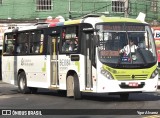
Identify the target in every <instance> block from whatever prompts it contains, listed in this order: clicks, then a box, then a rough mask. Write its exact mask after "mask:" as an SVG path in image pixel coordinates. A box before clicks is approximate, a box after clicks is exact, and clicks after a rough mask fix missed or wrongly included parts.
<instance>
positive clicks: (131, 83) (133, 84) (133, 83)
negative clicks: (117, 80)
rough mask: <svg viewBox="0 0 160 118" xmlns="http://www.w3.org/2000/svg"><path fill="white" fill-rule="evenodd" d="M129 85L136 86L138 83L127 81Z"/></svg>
mask: <svg viewBox="0 0 160 118" xmlns="http://www.w3.org/2000/svg"><path fill="white" fill-rule="evenodd" d="M128 85H129V86H133V87H137V86H138V83H137V82H129V84H128Z"/></svg>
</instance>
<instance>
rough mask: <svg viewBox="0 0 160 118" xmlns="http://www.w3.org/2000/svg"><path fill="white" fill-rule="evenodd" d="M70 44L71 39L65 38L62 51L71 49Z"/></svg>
mask: <svg viewBox="0 0 160 118" xmlns="http://www.w3.org/2000/svg"><path fill="white" fill-rule="evenodd" d="M69 45H70V41H69V40H65V41H64V42H63V46H62V51H69Z"/></svg>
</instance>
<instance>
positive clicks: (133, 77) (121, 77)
mask: <svg viewBox="0 0 160 118" xmlns="http://www.w3.org/2000/svg"><path fill="white" fill-rule="evenodd" d="M115 76H116V80H120V81H122V80H146V79H147V77H148V75H115Z"/></svg>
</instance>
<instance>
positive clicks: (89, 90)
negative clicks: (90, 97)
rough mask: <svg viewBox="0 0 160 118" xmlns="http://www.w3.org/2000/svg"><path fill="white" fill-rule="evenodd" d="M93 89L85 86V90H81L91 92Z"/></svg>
mask: <svg viewBox="0 0 160 118" xmlns="http://www.w3.org/2000/svg"><path fill="white" fill-rule="evenodd" d="M92 91H93V90H92V89H91V88H86V89H85V90H83V92H92Z"/></svg>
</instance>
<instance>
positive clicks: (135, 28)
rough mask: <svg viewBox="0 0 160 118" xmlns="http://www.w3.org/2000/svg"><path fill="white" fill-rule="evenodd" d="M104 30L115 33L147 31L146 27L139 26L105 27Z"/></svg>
mask: <svg viewBox="0 0 160 118" xmlns="http://www.w3.org/2000/svg"><path fill="white" fill-rule="evenodd" d="M102 27H103V30H113V31H145V27H144V26H138V25H125V26H124V25H103V26H102Z"/></svg>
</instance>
